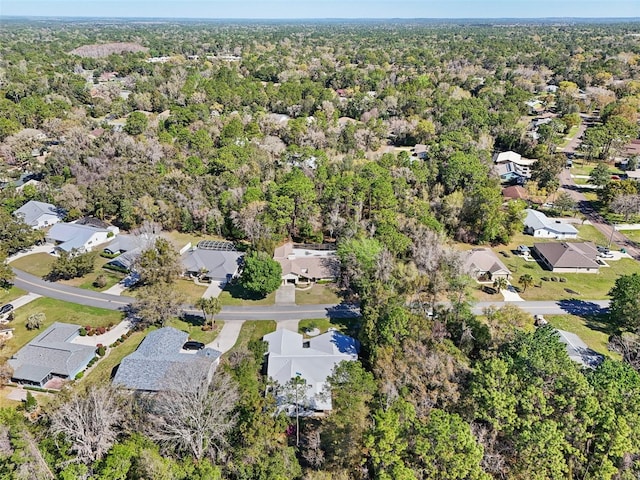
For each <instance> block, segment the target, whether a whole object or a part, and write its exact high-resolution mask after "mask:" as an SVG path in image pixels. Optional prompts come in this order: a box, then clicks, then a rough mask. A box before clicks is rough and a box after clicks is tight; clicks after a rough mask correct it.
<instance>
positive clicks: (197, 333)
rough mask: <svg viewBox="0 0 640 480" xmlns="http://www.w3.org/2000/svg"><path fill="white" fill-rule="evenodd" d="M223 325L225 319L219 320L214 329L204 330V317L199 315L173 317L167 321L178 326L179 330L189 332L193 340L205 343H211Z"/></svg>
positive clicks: (175, 326) (169, 325)
mask: <svg viewBox="0 0 640 480" xmlns="http://www.w3.org/2000/svg"><path fill="white" fill-rule="evenodd" d="M210 323H211V321H209V324H210ZM223 325H224V322H223V321H220V320H217V321H216V323H215V326H214V329H213V330H206V331H205V330H202V317H199V316H193V317H187V318H186V319H184V320H183V319H180V318H173V319H171V320H170V321H169V322H168V323H167V326H168V327H173V328H177V329H178V330H182V331H183V332H187V333H188V334H189V338H190V339H191V340H195V341H197V342H202V343H205V344H206V343H211V342H213V340H215V338H216V337H217V336H218V333H220V330H221V329H222V326H223Z"/></svg>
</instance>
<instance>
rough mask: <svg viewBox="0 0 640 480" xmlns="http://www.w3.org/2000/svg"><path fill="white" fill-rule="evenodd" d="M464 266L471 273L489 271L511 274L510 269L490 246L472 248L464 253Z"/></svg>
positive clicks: (476, 273)
mask: <svg viewBox="0 0 640 480" xmlns="http://www.w3.org/2000/svg"><path fill="white" fill-rule="evenodd" d="M466 255H467V256H466V258H465V262H464V264H465V267H466V268H467V270H469V271H470V272H471V273H473V274H475V275H479V274H482V273H486V272H489V273H491V274H500V273H502V274H506V275H511V271H510V270H509V269H508V268H507V267H506V266H505V264H504V263H502V261H501V260H500V259H499V258H498V256H497V255H496V254H495V253H494V252H493V250H491V249H490V248H474V249H473V250H471V251H469V252H468V253H467V254H466Z"/></svg>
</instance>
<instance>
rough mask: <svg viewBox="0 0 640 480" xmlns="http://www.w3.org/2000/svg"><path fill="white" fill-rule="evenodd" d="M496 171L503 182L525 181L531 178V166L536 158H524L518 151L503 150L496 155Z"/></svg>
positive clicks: (494, 159)
mask: <svg viewBox="0 0 640 480" xmlns="http://www.w3.org/2000/svg"><path fill="white" fill-rule="evenodd" d="M493 161H494V164H495V165H494V171H495V172H496V174H497V175H498V176H499V177H500V180H501V181H503V182H513V181H516V182H519V183H524V182H525V181H526V180H529V179H530V178H531V166H532V165H533V164H534V163H536V160H533V159H527V158H522V155H520V154H519V153H516V152H512V151H507V152H501V153H498V154H496V155H495V156H494V158H493Z"/></svg>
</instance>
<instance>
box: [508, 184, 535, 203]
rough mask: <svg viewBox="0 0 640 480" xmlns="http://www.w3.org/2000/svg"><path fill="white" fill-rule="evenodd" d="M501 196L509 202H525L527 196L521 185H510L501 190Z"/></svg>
mask: <svg viewBox="0 0 640 480" xmlns="http://www.w3.org/2000/svg"><path fill="white" fill-rule="evenodd" d="M502 196H503V197H504V198H506V199H509V200H527V199H528V198H529V194H528V193H527V190H526V189H525V188H524V187H522V186H521V185H511V186H510V187H506V188H503V189H502Z"/></svg>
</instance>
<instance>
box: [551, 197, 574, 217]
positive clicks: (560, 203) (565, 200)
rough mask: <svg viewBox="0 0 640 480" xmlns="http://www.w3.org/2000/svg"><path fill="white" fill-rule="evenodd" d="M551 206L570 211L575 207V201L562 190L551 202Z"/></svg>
mask: <svg viewBox="0 0 640 480" xmlns="http://www.w3.org/2000/svg"><path fill="white" fill-rule="evenodd" d="M553 206H554V207H555V208H557V209H558V210H560V211H561V212H570V211H574V210H575V209H576V201H575V200H574V199H573V197H571V195H569V194H568V193H567V192H562V193H560V195H558V197H557V198H556V199H555V201H554V202H553Z"/></svg>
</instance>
